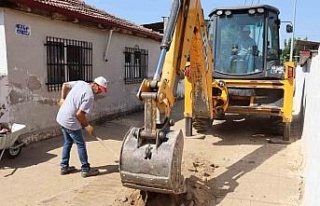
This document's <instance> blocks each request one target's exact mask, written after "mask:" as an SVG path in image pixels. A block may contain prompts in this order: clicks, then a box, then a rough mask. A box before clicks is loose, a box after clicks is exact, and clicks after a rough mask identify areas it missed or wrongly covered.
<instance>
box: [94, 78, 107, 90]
mask: <svg viewBox="0 0 320 206" xmlns="http://www.w3.org/2000/svg"><path fill="white" fill-rule="evenodd" d="M93 82H95V83H97V84H98V85H99V88H100V89H101V90H102V91H103V92H106V91H107V83H108V81H107V80H106V78H104V77H103V76H99V77H96V78H95V79H94V80H93Z"/></svg>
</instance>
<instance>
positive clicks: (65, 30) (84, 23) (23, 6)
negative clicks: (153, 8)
mask: <svg viewBox="0 0 320 206" xmlns="http://www.w3.org/2000/svg"><path fill="white" fill-rule="evenodd" d="M161 38H162V36H161V34H160V33H157V32H153V31H152V30H150V29H147V28H144V27H142V26H138V25H135V24H133V23H131V22H129V21H126V20H123V19H119V18H117V17H115V16H112V15H109V14H108V13H106V12H104V11H101V10H98V9H95V8H93V7H91V6H89V5H86V4H85V3H84V2H82V1H79V0H64V1H62V0H61V1H59V0H58V1H57V0H52V1H51V0H46V1H45V0H28V1H24V0H22V1H21V0H5V1H4V2H2V3H1V4H0V122H11V123H13V122H16V123H21V124H26V126H27V130H26V131H27V134H25V135H27V136H29V138H31V139H32V140H33V139H40V138H47V137H50V136H55V135H57V133H60V129H59V128H58V125H57V123H56V121H55V117H56V113H57V111H58V109H59V108H58V106H57V104H56V102H57V101H58V99H59V98H60V93H61V86H62V83H63V82H65V81H72V80H78V79H82V80H85V81H88V82H90V81H92V80H93V79H94V77H96V76H99V75H103V76H105V77H106V78H107V79H108V81H109V85H108V93H107V94H106V95H98V96H97V98H96V100H95V101H96V102H95V107H94V110H93V112H92V113H90V115H89V119H90V120H96V119H101V118H105V117H108V116H110V115H115V114H119V113H125V112H129V111H133V110H136V109H137V108H141V106H142V105H141V102H140V101H139V100H138V99H137V97H136V93H137V90H138V88H139V86H140V82H141V81H142V80H143V78H145V77H148V76H151V75H152V73H153V70H154V68H155V67H156V64H157V61H158V55H159V51H160V49H159V45H160V41H161ZM30 141H31V140H30Z"/></svg>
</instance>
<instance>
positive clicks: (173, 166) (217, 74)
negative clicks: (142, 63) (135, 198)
mask: <svg viewBox="0 0 320 206" xmlns="http://www.w3.org/2000/svg"><path fill="white" fill-rule="evenodd" d="M278 15H279V11H278V10H277V9H276V8H274V7H271V6H267V5H262V6H257V7H254V6H250V7H236V8H221V9H215V10H213V11H212V13H211V14H210V20H209V22H208V23H207V22H206V21H205V20H204V16H203V11H202V7H201V3H200V0H173V3H172V9H171V14H170V17H169V21H168V24H167V26H166V30H165V33H164V36H163V40H162V42H161V46H160V48H161V50H160V57H159V61H158V65H157V68H156V70H155V74H154V76H153V79H145V80H144V81H143V82H142V84H141V86H140V89H139V91H138V94H137V97H138V98H139V99H140V100H141V101H142V102H144V126H143V127H142V128H136V127H133V128H131V129H130V130H129V131H128V132H127V134H126V135H125V137H124V140H123V143H122V148H121V152H120V177H121V182H122V184H123V185H124V186H127V187H131V188H135V189H140V190H144V191H151V192H159V193H168V194H180V193H184V192H185V191H186V185H185V179H184V177H183V175H182V174H181V160H182V152H183V144H184V137H183V134H182V131H181V130H180V131H174V130H171V128H170V127H171V126H173V124H174V121H173V120H172V119H171V118H170V114H171V111H172V108H173V106H174V105H175V101H176V93H175V92H176V90H177V83H178V81H179V80H180V79H182V78H184V80H185V95H184V101H185V111H184V116H185V125H186V128H185V134H186V136H191V135H192V128H193V127H194V128H195V129H196V130H197V131H198V132H203V131H206V130H207V129H208V127H210V126H211V125H212V121H213V120H214V119H221V118H224V116H225V114H226V113H239V114H240V113H243V114H266V115H269V116H275V117H278V118H280V119H281V121H282V122H283V123H284V124H285V125H286V126H285V127H286V129H287V130H285V131H287V133H289V129H290V128H287V127H290V126H289V125H290V123H291V120H292V114H291V110H292V96H293V83H294V67H293V66H294V65H293V63H286V64H285V66H282V65H280V61H279V59H280V58H279V26H280V20H279V19H278ZM236 29H238V30H239V31H243V30H247V32H251V33H250V34H249V35H250V37H251V38H252V39H253V40H254V41H255V42H254V45H251V46H248V47H247V48H243V46H242V43H244V42H242V41H241V40H240V39H238V36H239V34H238V33H236ZM208 31H209V32H208ZM252 42H253V41H252ZM242 49H243V50H242ZM212 51H213V52H212ZM246 52H247V53H246ZM269 53H270V54H269ZM213 60H214V61H213ZM287 133H286V134H285V136H286V137H288V135H289V134H287Z"/></svg>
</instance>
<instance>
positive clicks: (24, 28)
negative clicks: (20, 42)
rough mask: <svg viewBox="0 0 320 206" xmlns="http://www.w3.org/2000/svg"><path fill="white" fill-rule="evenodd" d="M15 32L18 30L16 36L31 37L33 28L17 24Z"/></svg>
mask: <svg viewBox="0 0 320 206" xmlns="http://www.w3.org/2000/svg"><path fill="white" fill-rule="evenodd" d="M15 30H16V34H19V35H25V36H30V35H31V28H30V27H29V26H27V25H23V24H16V28H15Z"/></svg>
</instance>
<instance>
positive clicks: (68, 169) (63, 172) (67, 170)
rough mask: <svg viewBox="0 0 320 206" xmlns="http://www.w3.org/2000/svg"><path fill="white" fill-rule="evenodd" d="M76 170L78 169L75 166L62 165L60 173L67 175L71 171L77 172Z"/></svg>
mask: <svg viewBox="0 0 320 206" xmlns="http://www.w3.org/2000/svg"><path fill="white" fill-rule="evenodd" d="M75 171H76V168H75V167H74V166H70V167H69V166H68V167H62V168H61V170H60V174H61V175H67V174H70V173H72V172H75Z"/></svg>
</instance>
